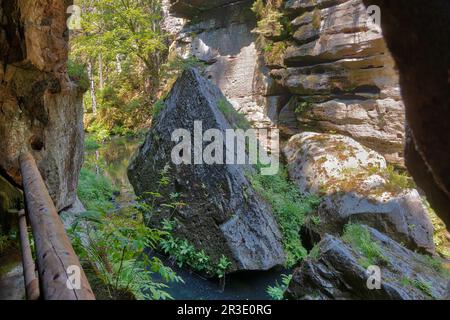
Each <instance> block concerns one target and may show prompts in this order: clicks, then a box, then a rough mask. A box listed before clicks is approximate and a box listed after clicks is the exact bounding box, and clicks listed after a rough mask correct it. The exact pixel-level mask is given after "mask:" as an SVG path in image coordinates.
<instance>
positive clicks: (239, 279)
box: [85, 137, 288, 300]
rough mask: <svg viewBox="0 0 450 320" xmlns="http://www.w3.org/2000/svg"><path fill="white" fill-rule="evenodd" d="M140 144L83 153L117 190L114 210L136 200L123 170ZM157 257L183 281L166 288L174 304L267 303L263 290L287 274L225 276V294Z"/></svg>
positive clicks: (130, 141)
mask: <svg viewBox="0 0 450 320" xmlns="http://www.w3.org/2000/svg"><path fill="white" fill-rule="evenodd" d="M141 142H142V141H139V140H138V139H135V138H124V137H115V138H112V139H111V140H110V141H108V142H106V143H104V144H102V145H101V146H100V148H99V149H97V150H86V152H85V157H86V164H85V166H86V167H88V168H89V169H91V170H94V171H97V172H98V173H99V174H104V175H106V176H107V177H108V178H110V179H111V181H112V183H113V184H114V186H115V187H116V188H117V189H118V190H120V194H117V195H116V197H115V199H114V201H115V204H116V206H118V207H120V206H126V205H129V204H130V203H132V202H133V201H135V198H136V196H135V194H134V191H133V187H132V186H131V185H130V182H129V181H128V177H127V167H128V164H129V162H130V159H131V157H132V156H133V154H134V153H135V151H136V150H137V149H138V147H139V145H140V143H141ZM155 255H156V254H155ZM158 257H159V258H160V259H161V260H162V261H164V262H165V264H166V265H167V266H170V267H172V268H173V270H174V271H175V272H176V273H177V274H178V275H179V276H181V277H182V278H183V280H184V283H176V284H170V288H169V289H167V290H166V291H167V292H168V293H169V294H170V295H171V296H172V297H173V298H174V299H176V300H267V299H270V297H269V295H268V294H267V293H266V290H267V287H268V286H274V285H275V284H276V283H277V281H278V282H281V276H282V274H285V273H288V272H286V271H283V270H272V271H267V272H245V273H240V274H234V275H229V276H227V278H226V286H225V290H222V285H221V284H220V283H219V281H218V280H209V279H205V278H202V277H201V276H199V275H197V274H195V273H194V272H192V271H190V270H188V269H184V268H179V267H178V266H177V265H176V264H175V263H173V262H172V261H171V259H170V258H168V257H164V256H160V255H158ZM155 280H157V279H155Z"/></svg>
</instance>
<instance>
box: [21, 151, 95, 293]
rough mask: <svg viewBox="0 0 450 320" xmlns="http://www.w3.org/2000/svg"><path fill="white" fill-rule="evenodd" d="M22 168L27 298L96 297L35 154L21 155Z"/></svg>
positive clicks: (23, 251) (22, 217)
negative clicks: (29, 235) (34, 156)
mask: <svg viewBox="0 0 450 320" xmlns="http://www.w3.org/2000/svg"><path fill="white" fill-rule="evenodd" d="M20 169H21V173H22V179H23V189H24V194H25V204H26V210H25V211H22V212H21V213H20V214H19V223H20V225H19V227H20V239H21V246H22V261H23V267H24V277H25V284H26V293H27V299H30V300H36V299H44V300H94V299H95V297H94V294H93V292H92V289H91V287H90V285H89V282H88V280H87V278H86V275H85V273H84V271H83V268H82V267H81V264H80V261H79V259H78V257H77V255H76V254H75V251H74V250H73V247H72V245H71V243H70V241H69V238H68V236H67V234H66V231H65V229H64V226H63V223H62V222H61V219H60V217H59V215H58V212H57V210H56V207H55V205H54V203H53V201H52V199H51V197H50V194H49V192H48V190H47V187H46V185H45V183H44V180H43V179H42V176H41V174H40V173H39V170H38V168H37V165H36V161H35V160H34V158H33V156H32V155H31V154H29V153H27V154H23V155H21V157H20ZM25 213H26V214H25ZM26 218H28V221H29V222H30V225H31V231H32V234H33V238H34V247H35V253H36V261H37V269H38V278H37V277H36V272H35V270H36V268H35V264H34V260H33V258H32V255H31V249H30V244H29V241H28V228H27V219H26Z"/></svg>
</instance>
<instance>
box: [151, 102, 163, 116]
mask: <svg viewBox="0 0 450 320" xmlns="http://www.w3.org/2000/svg"><path fill="white" fill-rule="evenodd" d="M164 107H165V104H164V99H160V100H158V101H156V102H155V104H154V105H153V108H152V118H153V119H156V118H157V117H158V116H159V114H160V113H161V111H162V110H163V109H164Z"/></svg>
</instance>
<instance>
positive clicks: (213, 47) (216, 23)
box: [166, 0, 287, 128]
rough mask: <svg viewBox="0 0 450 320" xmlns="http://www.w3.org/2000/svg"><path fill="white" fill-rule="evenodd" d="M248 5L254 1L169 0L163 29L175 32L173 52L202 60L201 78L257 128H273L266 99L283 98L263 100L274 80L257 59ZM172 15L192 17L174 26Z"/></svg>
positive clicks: (281, 99)
mask: <svg viewBox="0 0 450 320" xmlns="http://www.w3.org/2000/svg"><path fill="white" fill-rule="evenodd" d="M252 4H253V0H244V1H236V0H234V1H233V0H223V1H188V0H179V1H172V2H171V5H170V6H169V10H170V14H169V15H168V16H167V18H166V21H168V23H166V29H168V30H170V31H171V32H174V31H175V32H176V34H175V38H176V40H175V42H174V44H173V45H172V50H173V52H174V53H176V54H177V55H178V56H180V57H183V58H188V57H195V58H196V59H198V60H200V61H202V62H204V63H205V64H206V67H205V72H204V75H205V77H207V78H208V79H209V80H210V81H211V82H213V83H214V84H216V85H217V86H218V87H219V88H220V89H221V91H222V92H223V93H224V95H225V96H226V97H227V99H228V100H229V101H230V102H231V103H232V104H233V106H234V107H235V109H236V110H238V111H240V112H242V113H244V114H245V115H246V116H247V118H248V119H249V121H250V122H251V123H252V124H253V125H254V126H255V127H260V128H264V127H272V126H273V123H272V121H271V120H270V117H269V116H268V114H267V112H266V104H277V103H278V104H279V105H280V106H281V105H282V104H283V103H286V102H287V98H286V97H278V99H268V100H267V101H266V97H265V96H266V95H267V92H268V91H270V90H273V88H271V87H273V86H274V85H275V84H274V81H273V79H271V78H270V77H268V75H267V70H266V69H265V67H264V66H262V65H261V63H260V62H261V61H260V56H259V53H258V49H257V45H256V43H255V42H256V38H257V37H256V35H255V34H253V33H252V30H253V29H254V28H255V26H256V17H255V15H254V13H253V12H252V11H251V6H252ZM171 15H177V16H181V17H184V18H186V19H188V20H190V21H189V22H187V23H186V24H185V25H184V26H183V27H182V28H178V27H176V26H177V25H179V23H180V21H179V20H178V21H177V20H175V19H173V17H171ZM167 24H168V25H167ZM180 29H181V30H180Z"/></svg>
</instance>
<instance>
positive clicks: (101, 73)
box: [98, 53, 105, 89]
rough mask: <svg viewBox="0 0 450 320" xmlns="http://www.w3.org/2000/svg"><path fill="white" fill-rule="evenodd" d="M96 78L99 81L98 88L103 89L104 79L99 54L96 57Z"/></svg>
mask: <svg viewBox="0 0 450 320" xmlns="http://www.w3.org/2000/svg"><path fill="white" fill-rule="evenodd" d="M98 77H99V79H100V83H99V88H100V89H103V88H104V87H105V79H104V78H103V55H102V54H101V53H100V54H99V55H98Z"/></svg>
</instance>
